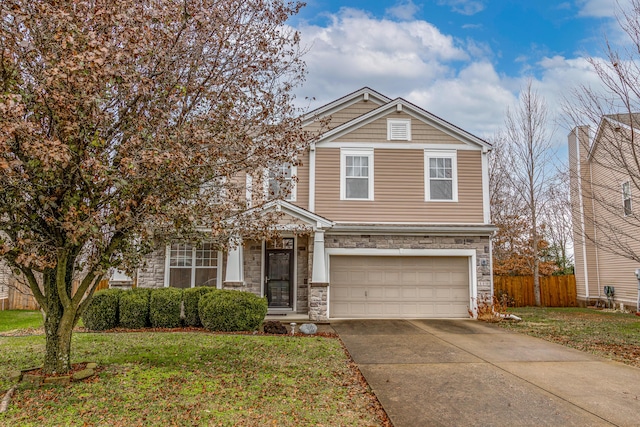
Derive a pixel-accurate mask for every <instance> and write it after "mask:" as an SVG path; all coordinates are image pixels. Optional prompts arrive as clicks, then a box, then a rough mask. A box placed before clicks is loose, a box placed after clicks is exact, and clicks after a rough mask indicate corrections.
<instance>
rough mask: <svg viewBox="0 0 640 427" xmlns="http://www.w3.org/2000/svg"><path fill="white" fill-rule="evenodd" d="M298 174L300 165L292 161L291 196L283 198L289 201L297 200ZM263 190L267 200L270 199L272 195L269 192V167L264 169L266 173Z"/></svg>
mask: <svg viewBox="0 0 640 427" xmlns="http://www.w3.org/2000/svg"><path fill="white" fill-rule="evenodd" d="M297 176H298V166H296V165H295V164H294V163H291V192H290V193H289V198H288V199H287V198H284V199H283V200H285V201H287V202H295V201H296V200H297V197H296V195H297V191H296V189H297V187H298V185H297V182H296V178H297ZM262 181H263V186H264V188H263V191H264V197H265V200H270V199H271V195H270V194H269V169H265V170H264V174H263V180H262Z"/></svg>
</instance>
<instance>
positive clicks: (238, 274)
mask: <svg viewBox="0 0 640 427" xmlns="http://www.w3.org/2000/svg"><path fill="white" fill-rule="evenodd" d="M243 261H244V253H243V250H242V239H241V238H236V239H235V245H234V246H233V247H232V248H230V249H229V252H228V253H227V271H226V274H225V277H224V286H223V287H224V288H242V287H243V286H244V262H243Z"/></svg>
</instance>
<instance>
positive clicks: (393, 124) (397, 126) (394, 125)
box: [387, 119, 411, 141]
mask: <svg viewBox="0 0 640 427" xmlns="http://www.w3.org/2000/svg"><path fill="white" fill-rule="evenodd" d="M387 139H388V140H389V141H411V120H410V119H387Z"/></svg>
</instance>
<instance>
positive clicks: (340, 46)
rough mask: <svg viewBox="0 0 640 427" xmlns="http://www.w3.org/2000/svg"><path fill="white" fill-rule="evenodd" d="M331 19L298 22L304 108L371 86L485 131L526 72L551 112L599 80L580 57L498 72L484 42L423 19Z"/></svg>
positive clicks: (495, 125) (354, 14)
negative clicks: (303, 54) (306, 48)
mask: <svg viewBox="0 0 640 427" xmlns="http://www.w3.org/2000/svg"><path fill="white" fill-rule="evenodd" d="M329 18H330V19H329V21H328V24H327V25H326V26H312V25H306V24H301V26H300V27H299V28H298V29H299V30H300V32H301V36H302V43H303V44H305V45H308V46H309V48H310V50H309V52H308V54H307V55H306V57H305V60H306V62H307V66H308V70H309V75H308V76H307V81H306V83H305V85H304V86H303V87H302V88H300V89H299V90H297V96H298V100H299V102H300V106H302V107H308V108H309V109H314V108H317V107H319V106H321V105H324V104H325V103H327V102H330V101H333V100H335V99H337V98H339V97H341V96H344V95H345V94H348V93H350V92H352V91H354V90H357V89H359V88H361V87H363V86H369V87H371V88H373V89H375V90H377V91H379V92H381V93H383V94H385V95H387V96H389V97H391V98H396V97H403V98H405V99H407V100H408V101H410V102H413V103H415V104H416V105H418V106H420V107H422V108H424V109H425V110H427V111H430V112H431V113H433V114H436V115H437V116H440V117H441V118H443V119H444V120H447V121H449V122H451V123H453V124H454V125H456V126H459V127H461V128H463V129H465V130H467V131H469V132H471V133H473V134H476V135H478V136H480V137H484V138H487V137H490V136H491V135H493V134H494V133H495V132H496V131H498V130H499V129H502V128H503V126H504V118H505V113H506V111H507V108H508V107H512V106H513V105H515V103H516V102H517V99H518V93H519V91H520V89H521V88H523V87H524V86H525V85H526V81H527V79H528V78H529V76H528V75H525V74H531V73H533V72H534V71H535V75H537V76H538V78H537V79H535V80H534V87H535V89H536V90H537V91H538V93H540V95H541V96H544V98H545V100H546V102H547V104H548V105H549V110H550V114H551V115H553V116H554V119H555V118H557V117H560V116H561V115H562V114H563V113H562V102H563V97H564V96H569V94H570V88H571V87H574V86H578V85H579V84H581V83H582V84H591V85H594V86H598V81H597V78H595V75H594V73H593V72H592V71H591V68H590V66H589V64H588V63H587V62H586V60H584V59H581V58H565V57H560V56H553V57H545V58H544V59H543V60H542V61H540V62H538V63H535V64H534V63H532V64H529V67H528V68H526V69H524V70H521V72H520V74H518V75H513V76H507V75H502V74H499V73H498V72H496V69H495V67H494V65H493V64H492V62H491V61H492V60H493V59H494V55H493V54H492V52H491V51H490V49H489V48H488V46H487V45H486V44H484V43H479V42H476V41H474V40H467V41H465V42H462V41H460V40H457V39H454V38H453V37H452V36H450V35H447V34H443V33H442V32H441V31H440V30H439V29H438V28H436V27H434V26H433V25H432V24H430V23H428V22H426V21H422V20H410V21H407V22H395V21H391V20H388V19H376V18H374V17H373V16H372V15H369V14H367V13H365V12H362V11H358V10H355V9H342V10H341V11H340V12H338V13H337V14H335V15H331V16H329ZM305 97H309V98H314V99H315V101H312V102H309V101H305V100H304V98H305ZM306 103H307V104H306ZM554 135H555V136H554V142H555V144H556V145H558V146H561V147H564V146H566V133H565V132H556V133H555V134H554Z"/></svg>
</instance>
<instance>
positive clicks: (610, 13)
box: [576, 0, 624, 18]
mask: <svg viewBox="0 0 640 427" xmlns="http://www.w3.org/2000/svg"><path fill="white" fill-rule="evenodd" d="M576 3H577V5H578V7H579V9H580V10H579V12H578V15H579V16H588V17H594V18H610V17H614V16H615V11H616V9H617V7H618V6H617V3H618V2H617V1H616V0H578V1H577V2H576ZM621 3H624V0H621Z"/></svg>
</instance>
